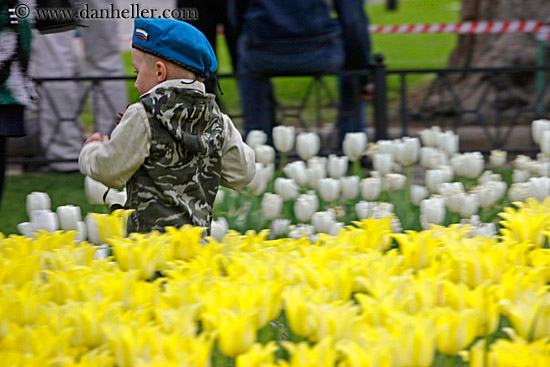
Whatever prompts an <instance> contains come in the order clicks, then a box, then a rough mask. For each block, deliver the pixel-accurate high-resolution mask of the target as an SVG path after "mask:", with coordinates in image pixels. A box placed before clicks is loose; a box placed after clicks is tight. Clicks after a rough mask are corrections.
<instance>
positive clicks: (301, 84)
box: [0, 0, 460, 234]
mask: <svg viewBox="0 0 550 367" xmlns="http://www.w3.org/2000/svg"><path fill="white" fill-rule="evenodd" d="M459 8H460V3H459V2H457V1H454V0H402V1H400V2H399V9H398V11H396V12H388V11H386V10H385V4H370V5H367V12H368V14H369V16H370V20H371V23H372V24H404V23H436V22H437V23H445V22H456V21H458V19H459ZM372 40H373V53H383V54H384V55H385V57H386V64H387V65H388V68H389V69H402V68H426V67H444V66H445V65H446V62H447V58H448V55H449V52H450V51H451V50H452V49H453V47H454V45H455V44H456V36H454V35H445V34H437V35H422V34H420V35H373V36H372ZM219 41H220V42H219V45H220V46H219V48H218V50H217V53H218V58H219V61H220V68H219V70H220V73H222V74H226V73H231V72H232V68H231V65H230V62H229V60H230V59H229V55H228V51H227V47H226V45H225V42H224V40H223V37H220V38H219ZM124 62H125V72H126V74H127V75H133V73H132V71H133V70H132V67H131V63H130V55H129V53H126V54H125V55H124ZM328 79H329V80H328V81H329V85H331V86H332V88H333V89H334V86H335V81H334V78H332V79H331V78H328ZM307 82H308V79H307V78H277V79H276V80H275V82H274V84H275V90H276V93H277V97H278V98H279V100H280V101H281V102H282V103H292V102H294V103H296V100H298V99H299V98H301V96H303V94H304V93H305V89H306V86H307ZM425 82H426V79H423V78H422V77H420V78H415V79H413V77H411V79H410V80H409V83H411V84H413V85H415V84H416V85H418V84H419V83H425ZM220 84H221V87H222V89H223V91H224V95H223V96H222V97H221V101H222V103H223V105H224V108H225V109H226V111H229V112H230V113H236V112H238V110H239V107H238V91H237V87H236V83H235V81H234V80H229V79H221V80H220ZM389 87H390V92H392V91H395V90H397V81H392V80H390V85H389ZM128 90H129V95H130V99H131V101H136V100H137V98H138V93H137V91H136V90H135V88H134V87H133V83H131V82H129V83H128ZM83 117H84V116H83ZM83 121H90V122H91V119H86V118H83ZM33 191H44V192H47V193H49V194H50V196H51V198H52V208H53V209H55V208H56V207H57V206H60V205H64V204H73V205H79V206H80V207H81V208H82V212H83V215H84V214H85V213H87V212H88V211H104V210H105V208H103V207H94V206H91V205H89V204H88V203H87V202H86V199H85V197H84V193H83V176H81V175H79V174H65V175H30V174H25V175H22V176H17V177H8V179H7V184H6V188H5V192H4V197H3V201H2V205H1V207H0V232H3V233H5V234H9V233H16V232H17V229H16V225H17V224H18V223H20V222H24V221H28V218H27V214H26V210H25V197H26V195H27V194H29V193H30V192H33Z"/></svg>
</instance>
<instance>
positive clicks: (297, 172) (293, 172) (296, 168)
mask: <svg viewBox="0 0 550 367" xmlns="http://www.w3.org/2000/svg"><path fill="white" fill-rule="evenodd" d="M283 172H284V173H285V175H286V177H288V178H292V179H293V180H294V181H296V183H297V184H298V185H299V186H305V185H307V184H308V182H309V177H308V174H307V169H306V163H305V162H304V161H295V162H292V163H289V164H287V165H286V166H285V167H284V168H283Z"/></svg>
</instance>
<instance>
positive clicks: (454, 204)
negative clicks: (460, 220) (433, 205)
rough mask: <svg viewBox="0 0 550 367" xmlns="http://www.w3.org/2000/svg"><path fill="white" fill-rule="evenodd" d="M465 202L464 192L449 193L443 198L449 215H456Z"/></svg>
mask: <svg viewBox="0 0 550 367" xmlns="http://www.w3.org/2000/svg"><path fill="white" fill-rule="evenodd" d="M465 200H466V193H464V192H451V193H449V194H447V195H446V196H445V206H446V207H447V210H449V211H450V212H451V213H458V212H460V209H461V208H462V206H463V205H464V201H465Z"/></svg>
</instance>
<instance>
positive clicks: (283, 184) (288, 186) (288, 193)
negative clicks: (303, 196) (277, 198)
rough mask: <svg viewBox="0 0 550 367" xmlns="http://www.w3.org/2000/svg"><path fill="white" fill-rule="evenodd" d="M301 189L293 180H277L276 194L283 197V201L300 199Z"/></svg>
mask: <svg viewBox="0 0 550 367" xmlns="http://www.w3.org/2000/svg"><path fill="white" fill-rule="evenodd" d="M299 191H300V188H299V187H298V185H296V182H295V181H294V180H293V179H291V178H283V177H278V178H276V179H275V192H276V193H277V194H279V195H281V196H282V197H283V199H284V200H285V201H286V200H291V199H296V198H297V197H298V194H299Z"/></svg>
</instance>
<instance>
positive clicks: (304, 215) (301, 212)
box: [294, 194, 317, 223]
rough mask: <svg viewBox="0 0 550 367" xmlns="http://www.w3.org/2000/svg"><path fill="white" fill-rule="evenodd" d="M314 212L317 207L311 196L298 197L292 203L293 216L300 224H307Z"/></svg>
mask: <svg viewBox="0 0 550 367" xmlns="http://www.w3.org/2000/svg"><path fill="white" fill-rule="evenodd" d="M316 210H317V205H316V203H315V201H314V199H313V198H312V195H307V194H306V195H300V196H298V199H296V202H295V203H294V215H295V216H296V219H298V221H299V222H301V223H305V222H308V221H309V220H310V219H311V216H312V215H313V213H315V211H316Z"/></svg>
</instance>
